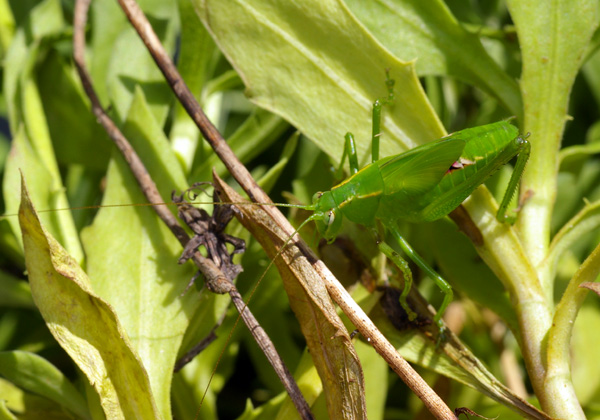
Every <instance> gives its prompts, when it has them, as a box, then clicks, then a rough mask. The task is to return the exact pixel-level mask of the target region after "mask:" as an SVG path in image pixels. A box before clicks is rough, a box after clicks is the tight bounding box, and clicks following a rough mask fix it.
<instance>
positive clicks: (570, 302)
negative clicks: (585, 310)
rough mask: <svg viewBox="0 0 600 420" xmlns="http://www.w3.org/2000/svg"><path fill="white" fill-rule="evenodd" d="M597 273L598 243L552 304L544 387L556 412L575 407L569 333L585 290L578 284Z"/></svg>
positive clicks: (590, 278) (599, 270)
mask: <svg viewBox="0 0 600 420" xmlns="http://www.w3.org/2000/svg"><path fill="white" fill-rule="evenodd" d="M598 274H600V245H598V246H597V247H596V249H594V251H593V252H592V253H591V254H590V256H589V257H588V258H587V259H586V260H585V261H584V263H583V264H582V265H581V267H580V268H579V270H578V271H577V273H575V275H574V276H573V278H572V279H571V281H570V282H569V286H568V287H567V290H565V293H564V294H563V297H562V299H561V300H560V302H559V304H558V306H557V307H556V313H555V314H554V321H553V323H552V327H551V328H550V331H549V332H548V351H547V365H548V371H547V373H546V379H545V383H544V388H545V390H546V394H547V395H548V396H549V397H550V398H556V399H557V400H558V401H559V404H555V405H559V406H560V407H559V408H557V409H556V412H557V414H559V415H560V413H562V415H564V414H565V413H572V411H571V410H573V409H574V408H576V407H579V402H578V401H577V396H576V395H575V390H574V388H573V383H572V381H571V363H570V360H571V354H570V343H571V335H572V333H573V325H574V324H575V318H576V317H577V313H578V312H579V308H581V304H582V303H583V300H584V298H585V297H586V295H587V293H588V291H587V290H586V289H582V288H580V287H579V286H580V285H581V284H582V283H583V282H593V281H595V280H596V278H597V277H598ZM578 412H579V413H580V415H581V416H582V417H583V416H584V414H583V411H582V410H581V409H579V411H578ZM573 414H574V413H573ZM570 418H573V417H570Z"/></svg>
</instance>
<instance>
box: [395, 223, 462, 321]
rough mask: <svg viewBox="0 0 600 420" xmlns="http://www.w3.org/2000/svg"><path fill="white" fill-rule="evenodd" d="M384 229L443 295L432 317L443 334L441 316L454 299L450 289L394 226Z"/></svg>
mask: <svg viewBox="0 0 600 420" xmlns="http://www.w3.org/2000/svg"><path fill="white" fill-rule="evenodd" d="M386 227H387V229H388V230H389V231H390V232H391V233H392V235H393V236H394V238H395V239H396V241H397V242H398V245H400V248H402V250H403V251H404V253H405V254H406V255H408V257H409V258H410V259H411V260H413V261H414V262H415V264H417V265H418V266H419V267H420V268H421V269H422V270H423V271H425V272H426V273H427V274H428V275H429V276H430V277H431V279H432V280H433V281H434V282H435V284H436V285H437V286H438V287H439V288H440V290H441V291H442V293H444V299H443V301H442V304H441V305H440V307H439V309H438V310H437V312H436V314H435V316H434V317H433V321H434V322H435V323H436V324H437V325H438V326H439V328H440V332H443V329H444V325H443V323H442V315H444V312H445V311H446V308H447V307H448V305H449V304H450V302H452V299H453V298H454V292H453V291H452V287H451V286H450V284H449V283H448V282H447V281H446V280H444V279H443V278H442V276H440V275H439V274H438V273H437V272H436V271H435V270H434V269H433V268H432V267H431V266H430V265H429V264H427V262H426V261H425V260H424V259H423V258H422V257H421V256H420V255H419V254H417V252H416V251H415V250H414V249H413V248H412V247H411V246H410V244H409V243H408V242H407V241H406V239H404V237H403V236H402V235H401V234H400V232H399V231H398V229H397V227H396V226H394V225H393V224H387V225H386Z"/></svg>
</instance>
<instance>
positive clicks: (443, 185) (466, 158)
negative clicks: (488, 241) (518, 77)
mask: <svg viewBox="0 0 600 420" xmlns="http://www.w3.org/2000/svg"><path fill="white" fill-rule="evenodd" d="M388 87H389V90H390V97H389V99H388V100H387V101H388V102H389V101H391V99H393V81H392V83H390V80H388ZM381 106H382V102H381V101H377V102H376V103H375V104H374V106H373V138H372V163H370V164H369V165H367V166H365V167H364V168H362V169H361V170H359V168H358V165H357V162H358V159H357V157H356V148H355V146H354V139H353V137H352V135H351V134H350V133H348V134H347V135H346V147H345V151H344V155H343V158H342V164H343V161H344V159H345V157H346V155H348V158H349V162H350V173H351V176H350V177H349V178H348V179H346V180H345V181H343V182H342V183H340V184H338V185H337V186H335V187H333V188H332V189H331V190H330V191H326V192H321V193H317V194H316V195H315V197H314V198H313V204H312V205H311V206H307V207H306V208H307V209H309V210H313V211H314V213H313V215H312V216H311V217H310V218H309V220H314V221H315V223H316V225H317V228H318V230H319V232H320V234H321V235H322V236H323V237H324V238H325V239H326V240H327V241H329V242H331V241H333V240H334V239H335V237H336V236H337V235H338V233H339V231H340V228H341V225H342V219H343V218H344V217H345V218H347V219H348V220H350V221H352V222H354V223H358V224H361V225H364V226H366V227H368V228H370V229H371V230H372V232H373V233H374V234H375V237H376V238H378V233H377V230H376V221H377V220H380V221H381V223H382V224H383V226H384V227H385V228H386V229H387V230H388V231H389V232H390V233H391V235H392V236H393V237H394V238H395V240H396V241H397V242H398V244H399V245H400V247H401V249H402V250H403V251H404V253H406V255H408V257H409V258H410V259H412V260H413V261H414V262H415V263H416V264H417V265H418V266H419V267H420V268H421V269H422V270H424V271H425V272H427V273H428V274H429V275H430V276H431V278H432V279H433V280H434V282H435V283H436V285H437V286H438V287H439V288H440V289H441V290H442V292H443V293H444V299H443V302H442V304H441V306H440V307H439V309H438V311H437V313H436V315H435V316H434V322H435V323H437V325H438V326H439V327H440V329H442V328H443V326H442V325H443V324H442V321H441V317H442V315H443V314H444V311H445V310H446V307H447V306H448V304H449V303H450V302H451V301H452V298H453V292H452V288H451V287H450V285H449V284H448V283H447V282H446V281H445V280H444V279H443V278H442V277H441V276H440V275H439V274H438V273H436V272H435V270H433V268H431V267H430V266H429V265H428V264H427V263H426V262H425V261H424V260H423V259H422V258H421V257H420V256H419V255H418V254H417V253H416V252H415V251H414V250H413V249H412V248H411V246H410V245H409V244H408V242H407V241H406V240H405V239H404V238H403V236H402V235H401V233H400V231H399V230H398V224H397V222H398V221H407V222H415V223H420V222H430V221H434V220H437V219H440V218H442V217H444V216H446V215H448V214H449V213H450V212H451V211H453V210H454V209H455V208H457V207H458V206H459V205H460V204H461V203H462V202H463V201H464V200H465V199H466V198H467V197H468V196H469V195H470V194H471V193H472V192H473V191H474V190H475V188H477V187H478V186H479V185H481V184H482V183H483V182H484V181H485V180H486V179H487V178H488V177H490V176H491V175H492V174H493V173H494V172H496V171H497V170H498V169H500V168H501V167H502V166H503V165H505V164H507V163H508V162H509V161H510V160H511V159H512V158H513V157H515V156H518V158H517V161H516V164H515V168H514V170H513V172H512V175H511V178H510V181H509V185H508V188H507V190H506V192H505V195H504V198H503V200H502V203H501V204H500V207H499V210H498V213H497V216H496V218H497V219H498V221H500V222H507V223H512V222H514V219H515V217H514V216H509V215H507V209H508V206H509V203H510V200H511V198H512V196H513V195H514V193H515V191H516V189H517V187H518V183H519V180H520V177H521V174H522V173H523V170H524V168H525V164H526V162H527V159H528V157H529V153H530V144H529V142H528V141H527V140H526V139H524V138H523V137H521V136H519V132H518V130H517V128H516V127H514V126H513V125H511V124H510V123H509V122H507V121H500V122H497V123H493V124H488V125H484V126H480V127H475V128H470V129H466V130H462V131H458V132H456V133H453V134H451V135H449V136H446V137H443V138H441V139H439V140H436V141H433V142H431V143H427V144H424V145H421V146H419V147H416V148H414V149H411V150H409V151H407V152H405V153H401V154H398V155H394V156H388V157H385V158H382V159H379V157H378V153H379V152H378V151H379V118H380V111H381ZM377 242H378V247H379V249H380V251H381V252H383V253H384V254H385V255H386V256H387V257H388V258H390V259H391V260H392V261H393V262H394V264H395V265H397V266H398V268H399V269H400V270H401V271H402V273H403V275H404V289H403V291H402V294H401V296H400V304H401V305H402V307H403V308H404V309H405V310H406V312H407V314H408V316H409V319H410V320H411V321H412V320H414V319H415V318H416V314H415V312H414V311H413V310H412V309H411V308H410V307H409V306H408V304H407V302H406V297H407V295H408V292H409V291H410V288H411V285H412V273H411V270H410V268H409V266H408V263H407V262H406V260H404V259H403V258H402V257H401V256H400V255H398V254H397V253H396V252H395V251H394V250H393V249H392V248H391V247H390V246H389V245H388V244H387V243H386V242H384V241H382V240H380V239H377Z"/></svg>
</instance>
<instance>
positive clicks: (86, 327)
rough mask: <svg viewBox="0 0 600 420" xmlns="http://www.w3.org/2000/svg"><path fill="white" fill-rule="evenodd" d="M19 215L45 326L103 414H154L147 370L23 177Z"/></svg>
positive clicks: (132, 416) (116, 416)
mask: <svg viewBox="0 0 600 420" xmlns="http://www.w3.org/2000/svg"><path fill="white" fill-rule="evenodd" d="M22 194H23V200H22V205H21V209H20V211H19V221H20V223H21V228H22V230H23V243H24V246H25V255H26V264H27V271H28V273H29V281H30V284H31V291H32V294H33V298H34V301H35V304H36V306H37V307H38V308H39V310H40V312H41V314H42V316H43V317H44V320H45V321H46V324H47V326H48V328H49V329H50V332H51V333H52V335H53V336H54V338H56V340H57V341H58V342H59V343H60V344H61V346H62V347H63V349H64V350H65V351H66V352H67V353H68V354H69V356H71V358H73V360H74V361H75V363H77V365H78V366H79V368H80V369H81V370H82V371H83V372H84V374H85V375H86V376H87V377H88V380H89V381H90V383H91V384H92V385H93V386H94V388H95V389H96V392H98V394H99V395H100V400H101V403H102V406H103V408H104V412H105V414H106V417H107V418H110V419H127V420H130V419H144V420H148V419H158V418H160V416H159V415H158V413H157V411H156V406H155V404H154V399H153V397H152V392H151V390H150V383H149V381H148V376H147V374H146V372H145V370H144V368H143V367H142V365H141V362H140V361H139V359H138V356H137V355H136V353H135V352H134V351H133V349H132V348H131V345H130V343H129V339H128V338H127V335H126V333H125V331H124V330H123V328H122V327H121V324H120V322H119V320H118V318H117V316H116V315H115V312H114V310H113V309H112V308H111V306H110V305H108V304H107V303H106V302H105V301H104V300H102V299H100V298H99V297H98V296H97V295H95V294H94V293H93V292H92V290H91V286H90V282H89V279H88V278H87V276H86V275H85V273H84V272H83V271H82V270H81V268H80V267H79V265H78V264H77V262H76V261H75V260H73V258H72V257H70V256H69V255H68V254H67V253H66V252H65V250H64V249H63V248H62V247H61V246H60V245H59V244H58V243H57V242H56V240H54V238H52V237H51V236H50V235H48V234H47V233H46V232H45V231H44V229H43V228H42V225H41V224H40V221H39V219H38V218H37V216H36V214H35V211H34V209H33V207H32V204H31V202H30V200H29V196H28V194H27V190H26V187H25V183H23V184H22Z"/></svg>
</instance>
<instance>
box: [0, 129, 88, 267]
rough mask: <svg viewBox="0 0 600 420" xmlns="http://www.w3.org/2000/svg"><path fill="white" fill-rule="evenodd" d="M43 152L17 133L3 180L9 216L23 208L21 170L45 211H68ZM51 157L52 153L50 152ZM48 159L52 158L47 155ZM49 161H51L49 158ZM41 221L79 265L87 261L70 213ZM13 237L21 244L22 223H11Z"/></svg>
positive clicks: (22, 133) (22, 131)
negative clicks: (20, 181)
mask: <svg viewBox="0 0 600 420" xmlns="http://www.w3.org/2000/svg"><path fill="white" fill-rule="evenodd" d="M40 153H43V152H41V151H40V150H39V149H36V148H35V145H33V144H32V143H31V142H30V140H29V138H28V137H27V135H26V134H25V129H24V127H23V126H21V129H20V130H18V131H17V132H16V133H15V137H14V138H13V143H12V147H11V152H10V156H9V158H8V160H7V162H6V173H5V174H4V179H3V186H2V187H3V191H4V201H5V203H6V210H7V213H9V214H15V213H16V212H17V209H18V206H19V201H20V199H19V191H20V187H19V178H20V174H19V170H21V171H22V173H23V176H24V177H25V178H26V179H27V180H29V181H30V182H31V184H30V185H31V196H32V197H33V199H34V200H35V202H36V204H37V205H38V206H40V207H41V208H42V209H52V208H56V207H59V208H65V207H68V205H67V202H66V198H65V194H64V189H63V188H62V187H59V185H60V184H62V182H61V180H60V177H59V178H56V177H55V176H54V175H55V174H54V173H53V172H52V171H51V170H50V169H48V168H47V167H46V165H45V162H44V160H43V159H42V158H41V156H40ZM48 154H51V151H49V152H48ZM47 156H48V155H47ZM48 158H50V157H49V156H48ZM41 220H43V223H44V225H45V226H47V229H48V231H49V232H50V233H51V234H52V235H54V236H55V237H56V238H58V241H59V242H60V243H61V244H63V245H64V246H65V248H67V249H68V250H69V252H72V254H73V256H74V257H75V258H77V260H78V261H81V260H82V259H83V251H82V250H81V244H80V243H79V239H78V236H77V234H76V231H75V225H74V222H73V219H72V218H71V215H70V213H69V212H51V213H45V214H43V215H42V216H41ZM8 223H9V224H10V226H11V228H12V231H13V234H14V235H15V237H16V238H17V240H19V242H20V241H21V233H20V232H21V230H20V227H19V223H18V220H17V219H16V218H14V217H11V218H9V219H8Z"/></svg>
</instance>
